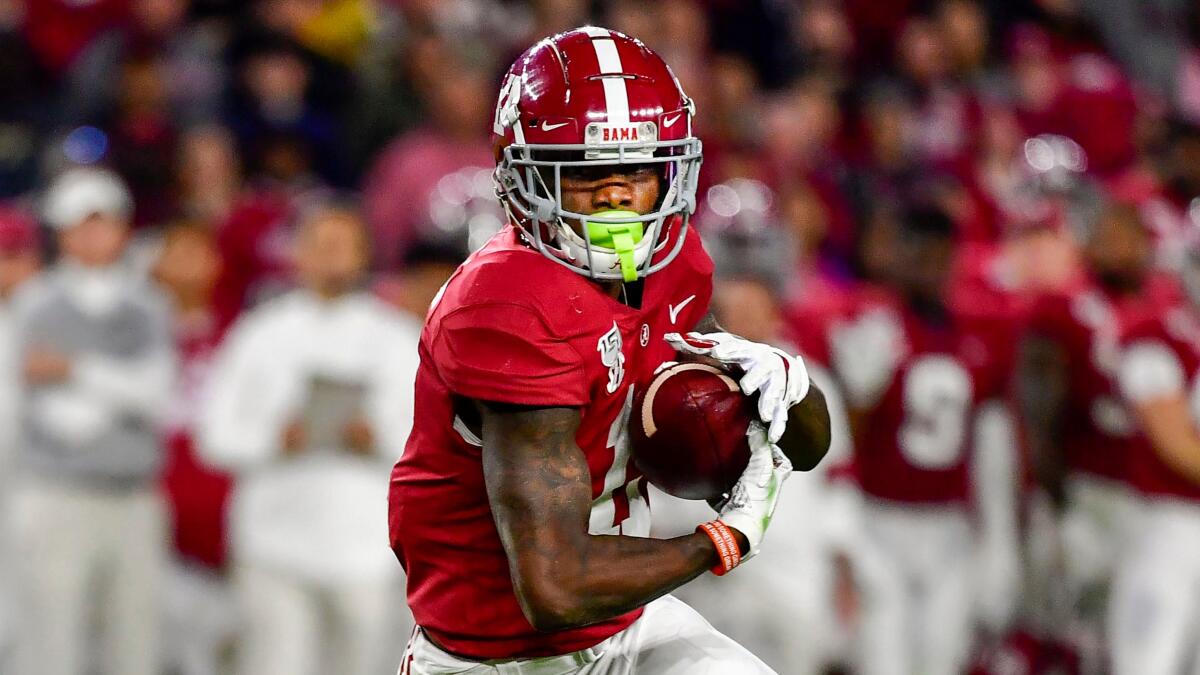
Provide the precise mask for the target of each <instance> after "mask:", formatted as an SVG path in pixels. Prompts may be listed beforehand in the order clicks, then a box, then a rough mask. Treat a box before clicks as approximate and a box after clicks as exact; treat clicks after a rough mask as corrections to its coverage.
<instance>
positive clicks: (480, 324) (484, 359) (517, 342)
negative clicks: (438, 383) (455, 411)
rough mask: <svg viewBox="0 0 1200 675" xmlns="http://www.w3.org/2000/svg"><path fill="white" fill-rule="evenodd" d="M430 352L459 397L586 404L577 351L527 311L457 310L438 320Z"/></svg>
mask: <svg viewBox="0 0 1200 675" xmlns="http://www.w3.org/2000/svg"><path fill="white" fill-rule="evenodd" d="M431 351H432V358H433V361H434V365H435V367H436V368H437V371H438V373H439V374H440V376H441V378H442V380H443V382H445V383H446V386H447V387H448V388H449V389H450V390H451V391H453V392H454V393H456V394H459V395H460V396H466V397H468V398H474V399H479V400H483V401H496V402H499V403H513V404H517V405H532V406H572V407H574V406H581V405H584V404H586V403H587V402H588V400H589V399H590V396H589V392H588V390H589V386H588V385H589V383H588V378H587V369H586V368H585V365H584V361H583V358H582V357H581V356H580V354H579V352H578V351H577V350H576V349H575V348H574V347H573V346H572V345H571V344H570V343H569V342H568V341H566V340H565V339H562V338H560V337H557V336H555V335H554V334H553V333H552V331H550V330H549V329H548V327H547V326H546V323H545V321H544V320H543V318H542V317H541V316H540V315H539V314H538V313H537V312H535V311H534V310H532V309H530V308H528V307H524V306H521V305H516V304H502V303H490V304H482V305H472V306H468V307H463V308H460V309H457V310H455V311H454V312H452V313H450V314H448V315H447V316H445V317H444V318H443V319H442V321H441V326H440V330H439V331H438V332H437V335H436V337H435V338H434V340H433V344H432V350H431Z"/></svg>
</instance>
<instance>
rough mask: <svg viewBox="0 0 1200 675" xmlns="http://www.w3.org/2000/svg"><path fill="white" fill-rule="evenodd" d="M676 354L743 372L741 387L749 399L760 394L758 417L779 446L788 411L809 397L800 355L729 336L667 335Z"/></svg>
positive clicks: (668, 341)
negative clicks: (731, 367)
mask: <svg viewBox="0 0 1200 675" xmlns="http://www.w3.org/2000/svg"><path fill="white" fill-rule="evenodd" d="M663 339H665V340H666V341H667V343H668V344H670V345H671V346H672V347H674V348H675V351H678V352H683V353H686V354H695V355H697V356H707V357H710V358H713V359H716V360H718V361H720V362H721V363H726V364H729V365H734V366H737V367H739V368H741V369H742V372H743V373H745V374H744V375H742V379H741V382H739V384H740V385H741V387H742V393H743V394H746V395H747V396H749V395H750V394H753V393H754V392H756V391H757V392H758V417H759V419H761V420H762V421H763V422H764V423H766V424H767V425H768V427H769V428H768V431H767V438H768V439H769V440H770V442H772V443H775V442H777V441H778V440H779V439H780V438H781V437H783V430H784V429H785V428H787V421H788V410H790V409H791V407H792V406H794V405H796V404H797V403H799V402H800V401H802V400H804V397H805V396H807V395H808V388H809V381H808V370H807V369H806V368H805V367H804V361H803V360H801V358H800V357H799V356H792V355H790V354H788V353H787V352H785V351H783V350H782V349H776V348H775V347H772V346H770V345H764V344H762V343H759V342H751V341H749V340H747V339H745V338H740V337H738V336H736V335H731V334H729V333H705V334H703V335H701V334H700V333H688V334H687V336H686V337H685V336H682V335H680V334H679V333H667V334H666V335H664V336H663Z"/></svg>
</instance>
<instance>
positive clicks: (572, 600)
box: [516, 580, 589, 632]
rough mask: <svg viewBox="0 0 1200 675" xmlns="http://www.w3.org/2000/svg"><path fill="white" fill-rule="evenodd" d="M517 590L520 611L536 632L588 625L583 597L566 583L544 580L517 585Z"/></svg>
mask: <svg viewBox="0 0 1200 675" xmlns="http://www.w3.org/2000/svg"><path fill="white" fill-rule="evenodd" d="M516 588H517V600H518V601H519V602H520V605H521V612H522V613H523V614H524V615H525V618H526V619H527V620H528V621H529V623H530V625H532V626H533V627H534V629H536V630H539V631H542V632H552V631H559V630H566V629H568V628H576V627H579V626H583V625H585V624H587V623H589V621H587V620H586V619H585V618H584V615H585V611H584V607H583V602H582V596H581V594H579V593H577V592H575V591H574V590H573V589H571V588H570V587H569V586H568V585H567V584H566V583H563V582H559V581H553V580H541V581H537V582H525V583H518V584H517V587H516Z"/></svg>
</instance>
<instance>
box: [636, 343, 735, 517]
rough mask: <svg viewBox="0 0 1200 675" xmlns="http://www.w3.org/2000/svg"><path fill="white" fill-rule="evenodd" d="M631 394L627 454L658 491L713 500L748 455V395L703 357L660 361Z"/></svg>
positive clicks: (725, 488) (725, 489) (724, 490)
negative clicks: (630, 451)
mask: <svg viewBox="0 0 1200 675" xmlns="http://www.w3.org/2000/svg"><path fill="white" fill-rule="evenodd" d="M666 366H667V367H665V368H662V369H660V370H659V371H658V372H657V373H656V374H655V376H654V378H653V379H652V380H651V381H650V382H649V384H647V385H646V386H645V387H644V388H643V389H642V390H641V391H640V392H638V394H637V396H636V397H635V399H634V407H633V411H632V415H631V417H632V419H631V420H630V425H629V426H630V440H631V441H632V446H633V459H634V462H636V463H637V466H638V468H639V469H641V471H642V473H643V474H645V475H646V477H647V478H648V479H650V482H651V483H654V484H655V485H656V486H658V487H659V488H660V489H662V490H663V491H664V492H666V493H667V494H670V495H674V496H676V497H680V498H683V499H704V500H719V499H721V498H722V496H723V495H725V494H726V493H727V492H729V490H730V489H731V488H732V487H733V485H734V483H736V482H737V481H738V478H740V477H741V475H742V472H744V471H745V470H746V465H747V463H748V462H749V461H750V445H749V443H748V440H747V438H746V432H747V429H748V428H749V426H750V421H751V420H752V419H754V417H755V410H754V401H753V400H752V399H751V398H750V397H747V396H746V395H745V394H743V393H742V391H741V389H740V388H739V387H738V383H737V382H736V381H735V380H734V379H733V378H732V377H730V376H729V375H728V374H726V372H725V371H723V370H721V369H720V368H717V367H715V366H712V365H708V364H705V363H675V364H666Z"/></svg>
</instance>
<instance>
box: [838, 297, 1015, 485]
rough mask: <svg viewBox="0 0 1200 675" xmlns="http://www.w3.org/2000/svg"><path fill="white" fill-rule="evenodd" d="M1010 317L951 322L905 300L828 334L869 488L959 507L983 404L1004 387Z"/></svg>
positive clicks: (857, 463) (859, 468)
mask: <svg viewBox="0 0 1200 675" xmlns="http://www.w3.org/2000/svg"><path fill="white" fill-rule="evenodd" d="M1008 325H1009V324H1008V322H1002V321H998V320H993V319H985V318H974V317H972V318H967V317H964V316H959V315H952V316H951V317H950V318H949V320H948V321H947V323H946V324H945V325H937V324H934V323H931V322H929V321H927V320H924V319H922V318H921V317H919V316H918V315H917V314H915V313H914V312H912V311H911V310H910V309H908V308H907V307H905V306H903V305H902V304H900V303H883V304H877V305H875V306H871V307H864V308H862V309H860V310H859V311H858V312H857V313H856V314H855V315H853V316H850V317H848V318H847V319H846V320H844V321H841V322H839V323H837V324H836V325H835V326H834V327H833V328H832V330H831V332H830V351H831V353H832V355H833V363H834V367H835V369H836V372H837V374H838V377H839V379H840V380H841V382H842V384H843V387H844V389H845V392H846V397H847V400H848V402H849V404H850V406H851V407H852V408H855V409H858V410H860V411H863V416H862V417H860V418H859V419H858V420H857V424H856V427H857V430H858V434H857V436H856V438H855V458H854V470H855V472H856V474H857V476H858V479H859V482H860V484H861V486H862V489H863V491H864V492H865V493H866V494H868V495H872V496H874V497H879V498H882V499H888V500H893V501H899V502H909V503H962V502H965V501H966V500H967V498H968V497H969V495H970V484H969V476H968V471H967V466H968V455H969V450H970V443H971V434H972V427H973V422H974V414H975V411H976V408H977V407H978V405H979V404H980V403H981V402H983V401H985V400H988V399H992V398H996V397H999V396H1001V395H1003V393H1004V387H1005V384H1006V381H1007V373H1008V371H1009V368H1010V365H1011V354H1010V353H1009V347H1008V346H1007V345H1010V344H1011V341H1010V340H1009V339H1008V335H1009V334H1010V332H1011V331H1010V329H1009V328H1008Z"/></svg>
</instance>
